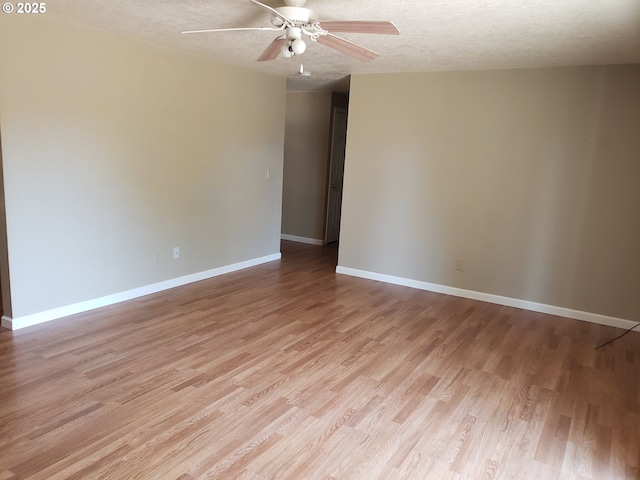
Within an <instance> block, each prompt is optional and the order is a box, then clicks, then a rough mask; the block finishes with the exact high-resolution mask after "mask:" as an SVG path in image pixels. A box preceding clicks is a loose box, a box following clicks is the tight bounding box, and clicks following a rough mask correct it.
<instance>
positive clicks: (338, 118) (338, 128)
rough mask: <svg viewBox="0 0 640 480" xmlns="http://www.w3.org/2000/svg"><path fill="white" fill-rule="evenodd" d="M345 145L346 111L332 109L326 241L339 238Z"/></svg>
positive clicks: (335, 240) (329, 241) (334, 240)
mask: <svg viewBox="0 0 640 480" xmlns="http://www.w3.org/2000/svg"><path fill="white" fill-rule="evenodd" d="M346 145H347V111H346V110H345V109H343V108H334V109H333V128H332V129H331V157H330V159H329V193H328V195H327V235H326V240H327V243H331V242H337V241H338V238H340V212H341V210H342V183H343V176H344V154H345V147H346Z"/></svg>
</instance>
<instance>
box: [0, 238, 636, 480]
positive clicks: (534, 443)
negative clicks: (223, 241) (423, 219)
mask: <svg viewBox="0 0 640 480" xmlns="http://www.w3.org/2000/svg"><path fill="white" fill-rule="evenodd" d="M335 263H336V249H335V248H334V247H313V246H307V245H299V244H293V243H289V242H283V260H282V261H280V262H273V263H270V264H265V265H262V266H259V267H255V268H252V269H248V270H244V271H241V272H236V273H232V274H229V275H225V276H222V277H217V278H214V279H211V280H206V281H203V282H199V283H196V284H191V285H189V286H186V287H181V288H178V289H174V290H171V291H167V292H163V293H160V294H156V295H151V296H148V297H144V298H140V299H137V300H133V301H130V302H126V303H122V304H119V305H115V306H111V307H107V308H104V309H101V310H98V311H94V312H89V313H86V314H82V315H77V316H75V317H70V318H67V319H62V320H58V321H55V322H50V323H48V324H44V325H40V326H37V327H32V328H29V329H25V330H22V331H18V332H15V333H12V332H9V331H6V330H5V331H2V332H1V333H0V361H1V364H2V369H1V370H0V479H14V478H15V479H58V478H60V479H61V478H65V479H94V478H110V479H128V480H129V479H181V480H185V479H192V478H219V479H246V480H250V479H251V480H259V479H296V480H298V479H323V480H328V479H351V478H354V479H366V480H371V479H385V480H392V479H396V480H397V479H452V480H453V479H463V478H465V479H467V478H468V479H493V478H499V479H532V480H533V479H535V480H540V479H542V480H547V479H580V480H586V479H597V480H604V479H639V478H640V474H639V467H640V385H639V384H640V334H638V333H631V334H629V335H627V336H625V337H623V338H621V339H620V340H618V341H617V342H615V343H613V344H611V345H609V346H607V347H605V348H604V349H602V350H597V351H596V350H594V347H595V346H596V345H597V344H599V343H601V342H603V341H605V340H607V339H609V338H611V337H613V336H615V335H617V334H619V333H620V332H621V331H620V330H616V329H613V328H609V327H603V326H599V325H593V324H589V323H584V322H579V321H575V320H568V319H563V318H559V317H553V316H549V315H542V314H537V313H532V312H527V311H522V310H518V309H514V308H508V307H502V306H498V305H493V304H488V303H482V302H477V301H472V300H466V299H460V298H456V297H450V296H445V295H439V294H434V293H429V292H422V291H417V290H411V289H408V288H404V287H398V286H393V285H386V284H382V283H378V282H373V281H368V280H363V279H357V278H351V277H346V276H339V275H336V274H335V272H334V269H335Z"/></svg>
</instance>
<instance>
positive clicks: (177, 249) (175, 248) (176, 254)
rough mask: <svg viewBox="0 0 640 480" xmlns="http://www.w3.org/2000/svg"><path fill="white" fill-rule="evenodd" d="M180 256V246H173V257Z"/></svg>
mask: <svg viewBox="0 0 640 480" xmlns="http://www.w3.org/2000/svg"><path fill="white" fill-rule="evenodd" d="M176 258H180V247H173V259H174V260H175V259H176Z"/></svg>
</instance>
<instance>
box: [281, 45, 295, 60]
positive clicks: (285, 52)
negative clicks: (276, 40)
mask: <svg viewBox="0 0 640 480" xmlns="http://www.w3.org/2000/svg"><path fill="white" fill-rule="evenodd" d="M280 53H282V56H283V57H284V58H291V57H293V50H292V49H291V45H289V44H288V43H285V44H284V45H283V46H282V50H280Z"/></svg>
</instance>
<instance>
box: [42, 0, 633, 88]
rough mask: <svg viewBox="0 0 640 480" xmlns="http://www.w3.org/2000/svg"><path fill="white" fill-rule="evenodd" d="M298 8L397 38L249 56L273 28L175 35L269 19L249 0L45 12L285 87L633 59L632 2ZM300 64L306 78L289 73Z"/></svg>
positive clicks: (370, 3)
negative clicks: (359, 76) (356, 56)
mask: <svg viewBox="0 0 640 480" xmlns="http://www.w3.org/2000/svg"><path fill="white" fill-rule="evenodd" d="M263 3H265V4H267V5H270V6H272V7H276V6H281V5H282V3H281V2H280V0H265V1H264V2H263ZM306 7H307V8H310V9H312V10H314V11H315V12H316V13H317V14H318V15H319V17H320V20H321V21H323V20H324V21H336V20H391V21H392V22H394V23H395V24H396V25H397V26H398V28H399V29H400V36H397V37H396V36H380V35H367V34H340V35H341V36H342V37H344V38H347V39H349V40H351V41H353V42H356V43H359V44H361V45H363V46H365V47H367V48H370V49H372V50H374V51H376V52H378V53H380V57H379V58H378V59H376V60H374V61H372V62H368V63H360V62H358V61H356V60H353V59H351V58H350V57H347V56H345V55H343V54H342V53H339V52H336V51H334V50H331V49H329V48H328V47H326V46H323V45H319V44H317V43H315V42H307V44H308V48H307V51H306V52H305V53H304V54H303V55H301V56H296V57H295V58H293V59H285V58H282V57H279V58H278V59H276V60H275V61H272V62H260V63H259V62H256V59H257V58H258V56H259V55H260V54H261V53H262V51H263V50H264V49H265V48H266V46H267V45H268V44H269V43H270V42H271V41H272V40H273V39H274V38H275V37H276V36H277V35H278V33H277V32H269V31H252V32H225V33H203V34H198V35H181V34H180V33H179V32H180V31H181V30H194V29H205V28H226V27H245V26H256V27H260V26H262V27H264V26H270V23H269V15H268V14H267V13H265V11H263V10H262V9H261V8H260V7H258V6H256V5H254V4H253V3H251V2H249V0H109V1H102V0H55V1H53V2H49V3H48V4H47V12H48V14H50V15H52V16H56V17H59V18H64V19H67V20H70V21H73V22H76V23H80V24H84V25H89V26H93V27H97V28H99V29H102V30H106V31H110V32H115V33H118V34H122V35H126V36H130V37H135V38H138V39H140V40H142V41H145V42H151V43H155V44H158V45H162V46H165V47H169V48H175V49H179V50H185V51H190V52H193V53H195V54H199V55H205V56H207V57H210V58H213V59H217V60H219V61H222V62H224V63H229V64H233V65H238V66H242V67H246V68H250V69H253V70H259V71H263V72H267V73H271V74H274V75H281V76H287V77H288V82H287V86H288V89H289V90H314V89H323V88H324V89H328V88H336V86H337V85H345V82H344V79H345V78H346V77H348V75H349V74H352V73H381V72H419V71H433V70H477V69H499V68H518V67H545V66H560V65H596V64H615V63H640V0H389V1H381V0H349V1H345V0H308V3H307V5H306ZM300 63H303V64H304V69H305V70H306V71H309V72H312V75H311V76H310V77H302V76H299V75H297V72H298V70H299V68H300Z"/></svg>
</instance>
